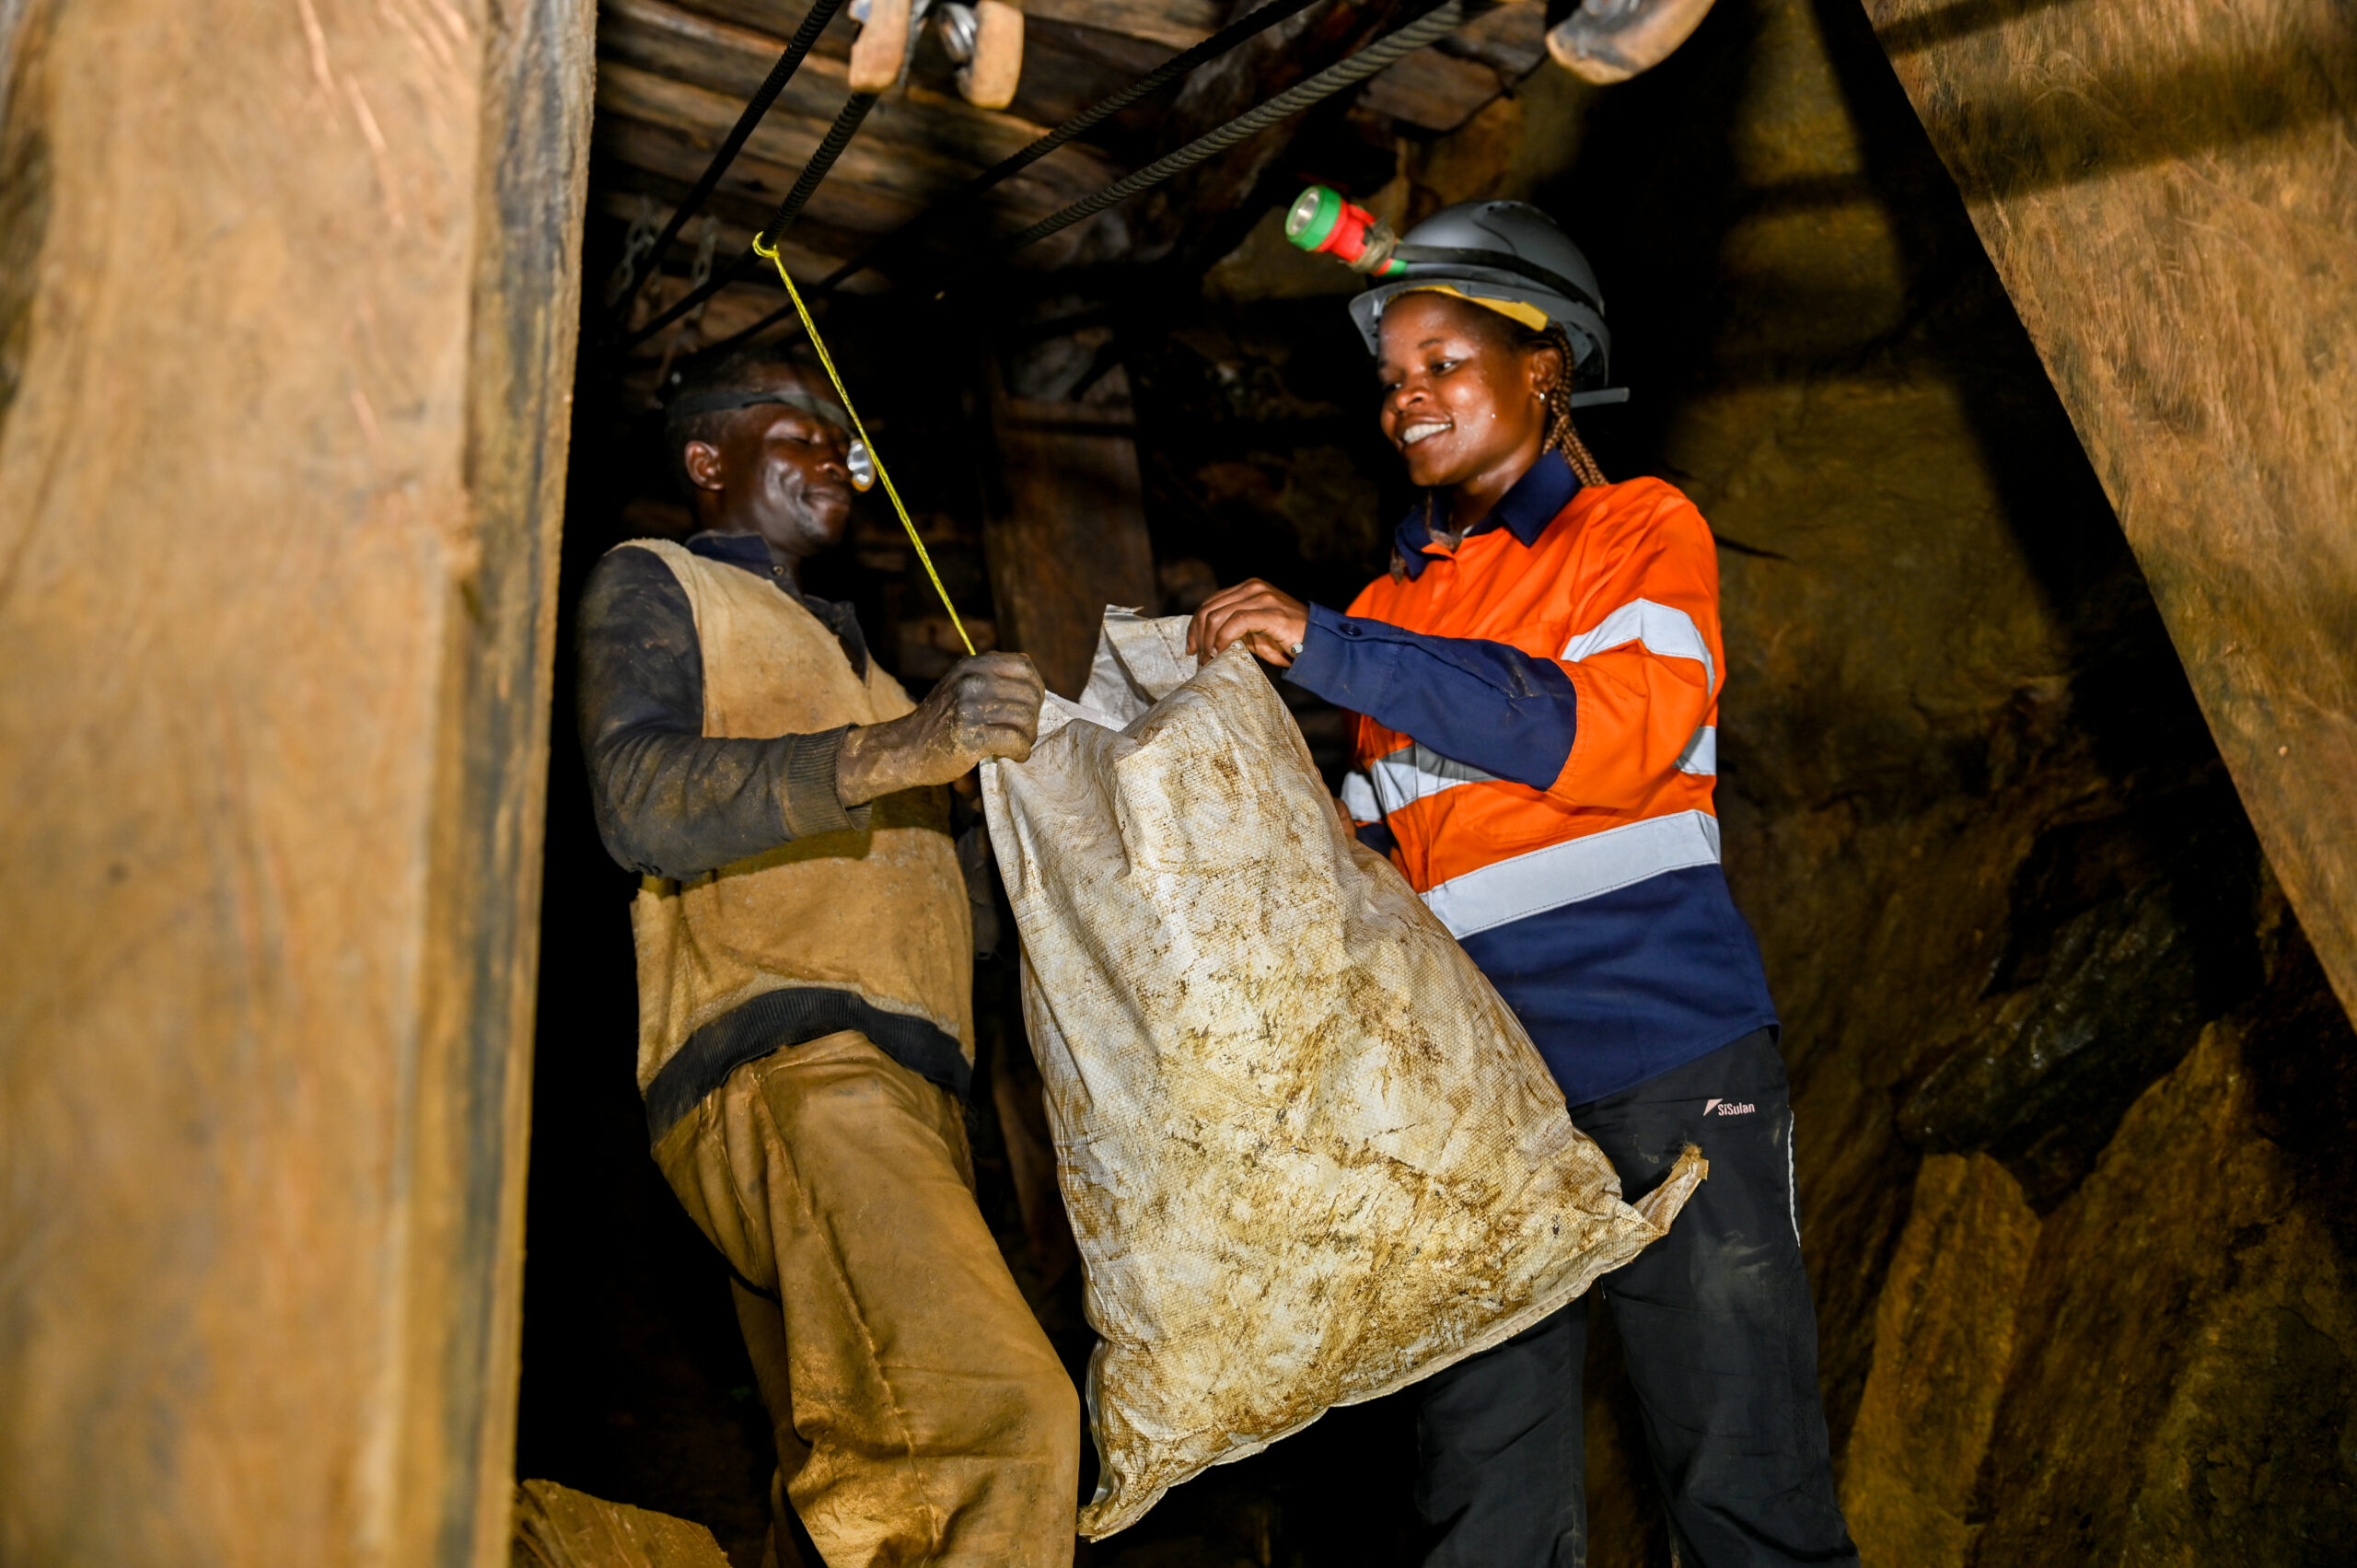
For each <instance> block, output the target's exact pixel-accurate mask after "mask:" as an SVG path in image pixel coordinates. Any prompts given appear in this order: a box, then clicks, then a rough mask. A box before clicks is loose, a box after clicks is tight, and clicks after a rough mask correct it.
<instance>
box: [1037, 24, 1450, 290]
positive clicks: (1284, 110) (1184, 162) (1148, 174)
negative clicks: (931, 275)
mask: <svg viewBox="0 0 2357 1568" xmlns="http://www.w3.org/2000/svg"><path fill="white" fill-rule="evenodd" d="M1490 8H1491V6H1490V5H1489V4H1486V3H1484V0H1446V3H1445V4H1443V5H1442V6H1438V7H1436V8H1435V9H1434V10H1433V11H1431V12H1429V13H1427V14H1426V15H1425V16H1423V17H1419V18H1418V19H1417V20H1415V21H1412V22H1410V23H1409V24H1408V25H1407V26H1406V27H1404V28H1401V29H1399V30H1398V31H1397V32H1391V33H1387V34H1385V35H1384V36H1383V37H1381V38H1379V39H1377V40H1376V41H1374V42H1373V43H1370V44H1368V45H1367V46H1366V47H1365V48H1364V49H1362V50H1360V51H1359V52H1357V53H1356V54H1353V55H1352V56H1351V57H1350V58H1349V59H1347V60H1342V61H1340V62H1338V63H1336V64H1332V65H1329V66H1328V67H1327V68H1326V69H1325V70H1323V71H1320V72H1318V75H1314V76H1312V77H1310V78H1309V79H1308V80H1307V81H1306V82H1301V83H1297V84H1296V85H1295V86H1293V87H1288V88H1286V89H1285V90H1284V91H1283V92H1281V93H1279V94H1278V95H1277V96H1276V97H1274V98H1272V99H1270V100H1269V101H1268V102H1266V103H1264V104H1261V105H1260V107H1259V108H1257V109H1251V110H1246V111H1245V112H1244V113H1242V114H1239V115H1237V117H1236V118H1235V119H1233V120H1231V121H1229V122H1227V123H1226V124H1225V125H1222V126H1220V127H1218V128H1217V129H1216V130H1213V131H1208V132H1206V133H1204V134H1202V135H1201V136H1198V137H1196V138H1195V139H1194V140H1193V141H1191V142H1190V143H1188V144H1187V145H1185V146H1183V147H1180V148H1179V150H1178V151H1177V152H1175V153H1171V154H1169V155H1167V157H1160V158H1156V159H1155V161H1154V162H1152V163H1150V164H1148V165H1146V166H1145V167H1144V168H1141V169H1139V170H1138V171H1137V172H1136V173H1134V174H1128V175H1124V176H1123V177H1122V178H1120V179H1119V180H1115V181H1113V183H1112V184H1110V185H1108V186H1106V187H1105V188H1104V189H1103V190H1101V191H1097V192H1093V193H1091V194H1089V195H1086V196H1083V197H1082V198H1081V199H1080V200H1079V201H1077V202H1074V203H1072V205H1070V206H1068V207H1065V208H1064V209H1063V210H1062V211H1061V212H1057V213H1054V214H1051V215H1049V216H1047V217H1044V218H1041V219H1040V220H1039V222H1038V223H1035V224H1033V225H1032V226H1030V227H1028V228H1027V229H1024V230H1023V231H1021V232H1020V233H1018V234H1014V235H1010V236H1008V237H1007V238H1004V239H1002V240H1000V241H999V242H998V243H997V244H996V245H994V246H993V247H992V250H993V253H995V254H997V255H1000V256H1005V255H1009V254H1012V253H1013V252H1015V251H1016V250H1022V249H1023V248H1024V247H1025V246H1027V245H1035V244H1037V243H1038V242H1039V241H1040V240H1042V239H1045V238H1048V236H1050V235H1051V234H1054V233H1056V232H1057V231H1059V230H1061V229H1066V228H1070V227H1071V226H1073V225H1074V224H1076V223H1079V222H1081V221H1082V220H1083V219H1086V218H1091V217H1095V216H1096V215H1097V214H1098V213H1101V212H1103V211H1104V210H1105V209H1106V208H1108V207H1110V206H1114V205H1116V204H1118V203H1122V202H1126V201H1128V200H1129V199H1130V198H1131V197H1132V196H1134V195H1136V194H1138V193H1139V192H1142V191H1150V190H1152V189H1153V188H1154V187H1155V186H1156V185H1159V184H1161V183H1162V182H1163V181H1164V180H1167V179H1169V178H1170V177H1171V176H1172V175H1174V174H1179V173H1182V172H1184V171H1185V170H1187V169H1190V168H1194V167H1195V165H1197V164H1199V163H1202V161H1203V160H1204V159H1206V158H1211V157H1218V156H1219V155H1220V154H1221V153H1224V152H1225V151H1226V150H1227V149H1228V148H1230V147H1232V146H1234V145H1237V143H1238V142H1242V141H1245V140H1248V138H1250V137H1252V136H1256V135H1258V134H1260V133H1261V132H1263V131H1265V130H1267V129H1268V128H1269V127H1270V126H1271V125H1274V124H1275V123H1276V122H1279V121H1280V120H1284V119H1287V118H1289V117H1291V116H1293V115H1295V114H1298V113H1300V112H1301V111H1302V110H1305V109H1307V108H1308V107H1309V106H1310V105H1311V104H1313V103H1316V102H1318V100H1319V99H1326V98H1330V97H1332V96H1333V95H1334V94H1336V93H1338V92H1340V91H1341V90H1342V89H1343V88H1344V87H1351V86H1353V85H1354V84H1356V83H1359V82H1363V81H1364V80H1366V78H1367V77H1369V76H1372V75H1375V74H1376V72H1377V71H1380V70H1382V69H1384V68H1385V67H1386V66H1387V65H1391V64H1396V63H1397V62H1398V61H1399V58H1400V57H1401V56H1402V55H1406V54H1412V53H1413V52H1416V51H1417V50H1419V49H1422V47H1423V46H1424V45H1426V44H1428V43H1431V42H1432V41H1434V40H1435V39H1439V38H1444V37H1446V36H1447V35H1448V34H1449V33H1452V32H1455V31H1456V30H1457V29H1458V28H1460V27H1462V26H1464V25H1465V23H1466V22H1467V21H1468V20H1469V19H1470V18H1471V17H1474V16H1475V15H1477V14H1479V13H1480V12H1482V11H1486V10H1489V9H1490Z"/></svg>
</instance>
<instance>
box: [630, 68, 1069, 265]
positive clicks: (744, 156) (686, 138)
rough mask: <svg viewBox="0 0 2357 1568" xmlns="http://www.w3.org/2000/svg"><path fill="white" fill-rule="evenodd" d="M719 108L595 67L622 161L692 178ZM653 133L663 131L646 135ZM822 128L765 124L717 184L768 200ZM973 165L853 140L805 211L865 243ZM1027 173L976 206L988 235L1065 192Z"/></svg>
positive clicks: (639, 75)
mask: <svg viewBox="0 0 2357 1568" xmlns="http://www.w3.org/2000/svg"><path fill="white" fill-rule="evenodd" d="M725 105H726V100H725V99H720V98H719V97H718V96H717V95H715V94H712V93H705V92H702V91H701V90H700V89H698V88H695V87H687V86H684V85H682V84H680V83H678V82H674V81H671V80H669V79H668V78H667V77H662V76H655V75H648V74H647V73H645V72H642V71H634V70H632V69H630V68H629V67H627V66H619V65H610V66H608V67H607V68H605V69H603V70H601V71H599V72H598V122H597V128H596V131H595V133H594V135H595V141H596V145H598V148H599V150H600V151H602V152H605V153H606V154H608V155H609V156H610V157H614V158H616V159H618V160H620V161H621V162H622V163H625V164H630V165H633V166H634V167H637V168H650V169H652V170H654V171H655V172H657V173H659V174H662V175H664V176H666V177H668V178H670V179H675V180H682V181H692V180H694V179H695V178H696V177H697V176H698V175H700V174H701V173H702V170H703V166H704V164H705V162H706V161H707V160H709V158H710V157H711V156H712V149H713V147H714V146H715V145H718V142H719V139H720V137H721V135H722V134H723V133H724V131H725V129H726V122H725V120H724V118H723V116H724V114H725V112H726V111H725ZM650 131H656V132H660V133H662V134H661V135H660V136H659V137H651V136H649V135H648V134H647V133H648V132H650ZM824 131H825V127H824V126H822V125H819V124H818V123H817V122H794V123H789V124H787V125H784V126H783V127H780V126H777V125H775V123H774V122H768V123H764V125H763V126H762V128H761V130H760V131H757V132H755V133H754V134H753V135H752V137H751V138H750V139H749V141H748V142H747V144H746V146H745V150H744V151H743V152H742V153H740V154H738V155H737V162H736V163H735V165H734V166H732V167H731V168H730V170H729V172H728V173H727V174H726V176H724V177H723V179H722V180H721V184H720V189H721V190H723V191H726V192H730V193H732V194H734V195H738V196H741V197H743V198H744V199H747V200H752V201H759V202H761V203H765V204H766V205H767V206H770V207H774V206H775V204H776V203H778V202H779V201H780V200H781V199H783V197H784V194H785V192H788V191H789V190H791V189H793V186H794V182H795V180H796V179H797V178H799V176H800V174H801V171H802V164H803V160H804V159H805V158H807V157H808V154H809V149H810V148H811V147H812V146H813V145H816V143H817V140H818V138H819V135H820V134H823V133H824ZM969 173H970V170H969V169H968V168H966V167H965V166H964V165H960V164H953V163H950V162H948V161H947V160H945V159H938V158H932V157H930V155H926V154H923V153H922V152H918V151H911V149H906V148H898V147H888V146H883V145H877V144H874V143H867V142H865V140H864V139H856V140H854V141H853V143H852V144H851V145H849V146H848V147H846V148H844V149H843V153H842V157H841V158H840V159H839V160H838V161H837V163H836V165H835V168H834V172H833V173H832V174H831V175H830V177H829V178H828V179H827V180H824V181H822V182H821V183H820V184H819V189H818V191H817V192H815V193H814V194H813V195H812V197H811V199H810V208H809V210H810V212H811V214H812V215H814V216H823V217H825V218H826V219H827V221H830V222H835V223H840V224H841V225H842V226H843V227H845V228H847V229H850V230H853V231H855V232H857V233H859V234H860V235H861V236H862V243H863V244H865V243H866V242H869V241H872V240H874V239H877V238H881V237H882V236H883V235H885V234H886V233H888V232H889V231H890V230H892V229H894V228H897V227H899V226H900V225H901V224H902V223H905V222H906V221H908V220H909V219H910V218H911V217H913V216H915V215H916V214H917V213H918V212H920V211H921V210H923V209H924V208H926V207H929V206H931V205H932V204H933V203H935V202H937V201H939V200H941V199H942V198H943V197H944V196H946V195H947V194H948V193H949V192H952V191H954V190H956V189H957V188H958V185H959V184H961V183H962V182H963V181H964V180H965V179H966V178H967V177H968V175H969ZM1032 173H1033V171H1031V170H1027V171H1025V173H1023V174H1021V175H1017V176H1016V178H1014V179H1012V180H1007V181H1006V182H1005V183H1004V184H1003V185H1001V186H999V187H998V189H997V190H995V191H993V192H991V198H990V202H989V204H988V205H986V206H985V207H984V208H983V212H984V213H985V214H986V215H987V216H986V219H985V221H986V222H987V223H988V225H989V226H990V227H991V228H992V229H993V232H995V231H997V230H999V229H1002V228H1004V227H1006V226H1008V225H1009V224H1010V223H1013V222H1015V221H1016V220H1018V219H1019V220H1022V221H1028V220H1029V219H1031V218H1033V217H1036V216H1038V215H1040V214H1042V213H1046V212H1052V211H1054V210H1055V208H1056V207H1057V206H1059V205H1061V204H1062V203H1063V202H1064V201H1066V200H1068V199H1069V193H1068V192H1067V190H1066V189H1065V188H1064V187H1062V186H1056V185H1049V184H1047V183H1045V182H1043V181H1040V180H1034V179H1033V178H1031V175H1032Z"/></svg>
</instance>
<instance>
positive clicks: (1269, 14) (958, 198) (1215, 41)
mask: <svg viewBox="0 0 2357 1568" xmlns="http://www.w3.org/2000/svg"><path fill="white" fill-rule="evenodd" d="M1317 4H1318V0H1270V3H1269V4H1268V5H1265V6H1261V7H1260V8H1259V9H1258V10H1256V11H1253V12H1252V13H1250V14H1249V15H1248V16H1245V17H1240V18H1238V19H1237V20H1236V21H1233V22H1230V23H1229V24H1228V25H1227V26H1226V27H1225V28H1222V29H1220V30H1219V31H1217V32H1215V33H1213V34H1212V36H1211V37H1209V38H1207V39H1205V40H1203V41H1202V42H1201V43H1199V44H1197V45H1195V46H1194V47H1193V48H1192V49H1190V50H1186V51H1184V52H1181V53H1178V54H1174V55H1172V56H1171V57H1170V58H1169V59H1167V60H1166V61H1164V62H1163V63H1162V64H1159V65H1156V66H1155V68H1154V69H1153V70H1151V71H1148V72H1147V73H1146V74H1145V75H1143V76H1140V77H1139V78H1138V79H1137V80H1136V81H1134V82H1132V83H1131V84H1130V85H1129V86H1128V87H1123V88H1122V89H1121V90H1120V91H1119V92H1117V93H1115V94H1113V95H1112V96H1111V97H1110V98H1106V99H1098V100H1097V102H1095V103H1093V104H1090V105H1089V106H1088V107H1087V108H1086V109H1084V110H1081V111H1080V112H1079V113H1078V114H1075V115H1074V116H1073V117H1072V118H1071V119H1069V120H1067V121H1065V122H1063V123H1062V124H1061V125H1059V126H1057V127H1056V128H1055V129H1054V130H1052V131H1051V132H1049V133H1048V134H1046V135H1044V136H1042V137H1040V138H1039V140H1038V141H1036V142H1033V143H1032V144H1031V145H1029V146H1027V147H1025V148H1023V149H1022V150H1021V151H1019V152H1016V153H1014V154H1012V155H1010V156H1009V157H1005V158H1004V159H1002V160H1001V161H1000V162H998V163H995V164H993V165H992V166H991V167H990V168H986V169H984V170H983V171H982V172H981V173H980V174H978V175H976V176H974V178H973V179H971V180H968V181H967V182H966V183H965V184H963V185H961V186H959V187H958V189H957V190H955V191H953V192H950V193H949V194H948V195H947V196H945V197H943V198H942V199H941V200H940V201H939V202H936V203H934V204H933V205H932V206H930V207H928V208H926V209H925V210H924V211H923V212H922V213H919V214H918V215H916V216H915V217H912V218H911V219H910V220H909V221H908V222H906V223H904V224H902V225H901V226H900V227H898V228H896V229H894V230H893V231H892V232H891V233H889V234H888V235H886V236H885V237H884V238H881V239H879V240H877V242H876V243H875V244H873V245H871V246H869V247H868V248H867V249H866V250H863V251H862V252H860V253H859V254H858V255H857V256H855V257H853V258H852V260H850V261H845V262H844V263H843V264H842V266H840V267H837V268H836V269H835V270H834V271H833V272H831V273H828V274H827V275H826V276H825V277H823V278H821V279H819V285H818V287H816V288H815V289H813V290H811V292H812V293H813V294H827V293H831V292H832V291H833V290H834V288H835V286H836V285H838V284H840V283H842V281H843V280H844V279H845V278H848V277H853V276H855V275H857V274H858V273H864V272H865V271H866V270H867V269H868V268H869V267H871V266H874V265H875V264H876V258H877V257H878V256H880V255H882V254H884V252H886V251H887V250H890V249H891V248H892V247H894V246H896V245H899V244H901V243H903V242H904V241H906V240H907V239H909V238H911V237H912V236H913V235H915V234H916V233H917V231H918V230H920V229H923V228H926V227H929V226H932V225H933V224H935V223H936V222H938V221H939V220H940V219H941V218H943V217H945V216H946V215H948V214H950V213H952V212H955V211H956V210H957V209H958V208H959V207H962V206H964V205H966V204H967V203H970V202H971V201H972V200H973V199H974V198H975V197H977V196H979V195H981V193H982V192H985V191H987V190H989V189H991V187H993V186H994V185H999V184H1003V183H1004V182H1005V181H1006V180H1012V179H1013V178H1014V177H1015V176H1016V175H1018V174H1020V173H1022V172H1023V171H1024V170H1025V169H1027V168H1030V167H1031V166H1032V165H1033V164H1035V163H1037V162H1039V160H1040V159H1041V158H1043V157H1047V156H1048V155H1049V154H1050V153H1051V152H1054V151H1055V150H1056V149H1057V148H1058V147H1061V146H1062V145H1064V144H1065V143H1066V142H1069V141H1071V140H1072V139H1073V138H1074V137H1075V136H1077V135H1079V134H1082V133H1083V132H1086V131H1089V130H1093V129H1094V128H1096V127H1097V126H1098V125H1100V124H1102V123H1104V122H1106V121H1108V120H1110V119H1111V118H1112V117H1113V116H1114V115H1116V114H1119V113H1120V112H1121V110H1125V109H1127V108H1129V107H1130V105H1132V104H1133V103H1135V102H1137V101H1138V100H1139V99H1144V98H1148V97H1151V96H1152V95H1153V94H1155V93H1156V92H1159V91H1160V90H1162V89H1163V88H1164V87H1167V86H1169V85H1170V84H1171V83H1172V82H1174V81H1176V80H1178V79H1179V77H1180V76H1183V75H1186V74H1187V73H1188V72H1190V71H1191V70H1193V69H1194V68H1195V67H1196V66H1198V65H1200V64H1203V62H1205V61H1207V60H1210V59H1212V58H1213V57H1214V56H1216V55H1221V54H1225V53H1226V52H1228V51H1229V50H1231V49H1234V48H1235V47H1236V46H1237V44H1239V43H1242V42H1244V41H1247V40H1248V39H1253V38H1257V37H1259V36H1260V34H1262V33H1264V32H1266V31H1268V30H1269V29H1271V28H1272V27H1274V26H1276V25H1277V24H1278V23H1279V22H1282V21H1283V20H1285V19H1286V18H1287V17H1294V16H1297V15H1299V14H1300V13H1301V12H1303V11H1306V10H1307V9H1308V8H1309V7H1310V6H1315V5H1317Z"/></svg>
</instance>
